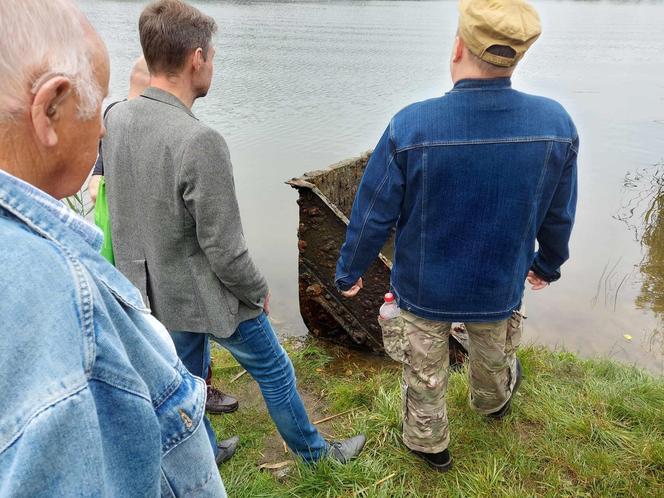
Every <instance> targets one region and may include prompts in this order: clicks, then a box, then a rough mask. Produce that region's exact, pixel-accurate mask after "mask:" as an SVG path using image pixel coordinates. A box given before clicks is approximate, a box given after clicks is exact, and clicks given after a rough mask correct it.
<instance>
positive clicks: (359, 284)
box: [341, 277, 363, 297]
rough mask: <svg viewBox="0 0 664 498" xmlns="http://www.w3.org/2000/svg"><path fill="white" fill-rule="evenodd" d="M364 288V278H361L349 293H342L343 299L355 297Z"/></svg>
mask: <svg viewBox="0 0 664 498" xmlns="http://www.w3.org/2000/svg"><path fill="white" fill-rule="evenodd" d="M362 287H363V284H362V277H360V278H359V279H358V280H357V282H355V284H354V285H353V286H352V287H351V288H350V289H348V290H347V291H341V295H342V296H343V297H355V296H356V295H357V293H358V292H360V289H361V288H362Z"/></svg>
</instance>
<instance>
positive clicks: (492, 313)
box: [399, 296, 513, 316]
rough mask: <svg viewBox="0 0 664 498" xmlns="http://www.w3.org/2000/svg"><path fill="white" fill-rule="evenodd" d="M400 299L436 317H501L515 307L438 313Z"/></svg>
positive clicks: (401, 298)
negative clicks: (499, 309) (498, 309)
mask: <svg viewBox="0 0 664 498" xmlns="http://www.w3.org/2000/svg"><path fill="white" fill-rule="evenodd" d="M399 299H400V300H401V301H403V302H405V303H406V304H407V305H409V306H411V307H413V308H416V309H419V310H422V311H427V312H429V313H432V314H435V315H486V316H491V315H501V314H503V313H509V312H511V311H513V307H509V308H507V309H506V310H502V311H437V310H433V309H431V308H425V307H424V306H418V305H416V304H413V303H411V302H410V301H408V300H407V299H405V298H404V297H403V296H399Z"/></svg>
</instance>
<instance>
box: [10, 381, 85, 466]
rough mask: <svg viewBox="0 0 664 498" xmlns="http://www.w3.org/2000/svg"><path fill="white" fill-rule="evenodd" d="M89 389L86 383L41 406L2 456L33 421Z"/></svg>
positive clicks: (24, 424) (14, 437)
mask: <svg viewBox="0 0 664 498" xmlns="http://www.w3.org/2000/svg"><path fill="white" fill-rule="evenodd" d="M87 387H88V383H87V382H85V383H83V384H80V385H78V386H76V387H74V388H73V390H72V391H69V392H67V393H66V394H63V395H62V396H60V397H59V398H56V399H55V400H53V401H51V402H50V403H48V404H46V405H43V406H40V407H39V408H37V409H36V410H34V411H33V413H32V415H30V416H29V417H27V418H26V419H25V422H24V423H23V424H22V425H21V428H20V429H19V430H17V431H16V433H15V434H14V436H13V437H12V438H11V439H10V440H9V441H8V442H7V444H6V445H5V446H4V447H3V448H0V455H1V454H2V453H4V452H5V451H6V450H7V448H9V447H10V446H11V445H12V444H14V443H15V442H16V441H18V440H19V439H20V438H21V436H22V435H23V433H24V432H25V429H26V427H27V426H28V425H30V423H32V421H33V420H35V419H37V418H38V417H39V416H40V415H41V414H42V413H44V412H46V411H47V410H49V409H50V408H53V407H54V406H55V405H57V404H59V403H62V402H63V401H66V400H67V399H69V398H71V397H73V396H75V395H76V394H78V393H80V392H81V391H83V390H85V389H86V388H87Z"/></svg>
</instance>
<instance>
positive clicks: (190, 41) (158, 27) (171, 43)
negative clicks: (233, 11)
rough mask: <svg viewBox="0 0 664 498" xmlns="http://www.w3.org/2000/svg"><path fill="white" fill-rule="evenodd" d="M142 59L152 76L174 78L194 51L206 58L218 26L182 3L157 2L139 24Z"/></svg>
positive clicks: (174, 1) (178, 1)
mask: <svg viewBox="0 0 664 498" xmlns="http://www.w3.org/2000/svg"><path fill="white" fill-rule="evenodd" d="M138 32H139V34H140V38H141V47H143V55H144V56H145V61H146V62H147V64H148V69H149V70H150V73H152V74H177V73H178V72H180V70H181V69H182V68H183V67H184V64H185V62H186V60H187V57H188V56H189V55H190V54H191V53H192V52H193V51H194V50H196V49H197V48H201V49H203V56H204V57H205V56H206V55H207V52H208V49H209V47H210V44H211V42H212V35H214V34H215V33H216V32H217V23H216V22H215V21H214V19H212V18H211V17H210V16H207V15H205V14H203V13H202V12H201V11H200V10H198V9H197V8H195V7H192V6H191V5H189V4H187V3H186V2H183V1H182V0H158V1H156V2H153V3H151V4H150V5H148V6H147V7H146V8H145V9H144V10H143V12H142V13H141V17H140V18H139V20H138Z"/></svg>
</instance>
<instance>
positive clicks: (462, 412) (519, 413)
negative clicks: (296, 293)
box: [212, 340, 664, 498]
mask: <svg viewBox="0 0 664 498" xmlns="http://www.w3.org/2000/svg"><path fill="white" fill-rule="evenodd" d="M287 349H289V351H290V353H291V358H292V359H293V363H294V364H295V368H296V371H297V374H298V377H299V385H300V389H301V390H302V391H303V393H304V395H305V402H306V404H307V407H308V408H309V409H310V411H311V412H312V418H313V419H314V420H320V419H324V418H326V417H329V416H331V415H337V414H341V415H340V416H337V417H335V418H332V419H331V420H329V421H327V422H323V423H321V424H319V427H320V429H321V431H322V432H323V433H324V435H326V437H328V438H330V437H335V438H343V437H347V436H350V435H353V434H356V433H358V432H364V433H365V434H366V435H367V438H368V441H367V445H366V448H365V451H364V452H363V454H362V455H361V456H360V458H359V459H357V460H356V461H354V462H353V463H351V464H349V465H339V464H335V463H334V462H322V463H319V464H317V465H315V466H307V465H305V464H292V465H288V466H286V467H284V468H280V469H273V470H269V469H264V470H260V469H259V466H260V465H261V464H279V463H282V462H284V461H287V460H291V459H292V458H293V457H292V455H290V454H286V453H285V451H284V447H283V442H282V441H281V439H280V438H279V436H278V435H277V434H276V431H275V429H274V426H273V425H272V423H271V421H270V418H269V416H268V415H267V412H266V410H265V405H264V404H263V401H262V399H261V397H260V393H259V391H258V389H257V387H256V384H255V383H254V382H253V381H252V380H251V378H250V377H249V376H248V375H242V376H240V377H239V378H238V377H237V375H238V374H239V373H240V372H241V371H242V370H241V368H240V367H239V366H238V365H237V364H236V363H235V362H234V360H233V359H232V358H231V357H230V356H229V355H228V354H227V353H226V352H225V351H221V350H215V351H214V361H215V368H214V370H215V372H214V373H215V385H217V386H218V387H221V388H222V389H224V390H226V391H227V392H230V393H233V394H236V395H238V396H239V397H240V399H241V407H240V411H239V412H237V413H235V414H232V415H227V416H213V417H212V420H213V424H214V426H215V428H216V429H217V430H218V431H219V434H221V435H222V436H230V435H232V434H239V435H240V436H241V438H242V444H241V448H240V449H239V450H238V453H237V455H236V456H235V457H234V458H233V459H232V460H231V461H230V462H228V463H226V464H224V465H223V466H222V467H221V472H222V476H223V478H224V482H225V483H226V487H227V489H228V492H229V495H230V496H231V497H252V498H254V497H262V496H275V497H276V496H278V497H281V496H284V497H286V496H293V497H307V498H308V497H315V496H321V497H322V496H325V497H336V496H346V497H351V496H372V497H373V496H376V497H400V496H408V497H444V496H459V497H461V496H464V497H467V496H482V497H484V496H510V497H513V496H593V497H594V496H653V497H655V496H659V497H662V496H664V379H662V378H654V377H651V376H649V375H648V374H646V373H644V372H641V371H639V370H635V369H632V368H629V367H625V366H621V365H618V364H616V363H613V362H610V361H597V360H580V359H578V358H577V357H576V356H574V355H572V354H569V353H552V352H549V351H547V350H545V349H543V348H536V347H526V348H523V349H522V350H521V351H520V352H519V357H520V359H521V362H522V365H523V368H524V375H525V379H524V382H523V384H522V386H521V389H520V391H519V394H518V395H517V397H516V400H515V402H514V405H513V409H512V413H511V414H510V415H509V416H508V417H506V419H504V420H503V421H502V422H490V421H487V420H486V419H484V418H482V417H480V416H478V415H476V414H475V413H474V412H472V411H471V410H470V408H469V407H468V404H467V395H468V394H467V393H468V385H467V380H466V372H465V371H461V372H455V373H453V374H452V375H451V378H450V388H449V393H448V406H449V408H448V410H449V417H450V428H451V437H452V441H451V445H450V451H451V453H452V456H453V459H454V466H453V469H452V470H451V471H450V472H448V473H446V474H439V473H435V472H433V471H431V470H429V468H428V467H426V466H425V465H424V464H423V463H422V462H421V461H420V460H418V459H416V458H415V457H413V456H412V455H411V454H410V453H409V452H408V450H407V449H405V447H404V446H403V445H402V444H401V440H400V439H401V438H400V433H401V430H400V426H401V415H400V410H401V395H400V388H399V369H398V367H397V366H396V365H395V364H394V363H391V362H389V361H387V360H383V359H378V358H373V357H370V358H369V359H367V358H366V357H365V356H362V355H359V354H357V353H352V352H348V351H347V350H344V349H341V348H337V347H329V346H327V345H324V344H321V343H319V342H314V341H313V340H309V341H308V342H306V343H304V344H302V343H291V344H289V345H288V347H287ZM386 478H387V479H386Z"/></svg>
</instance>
